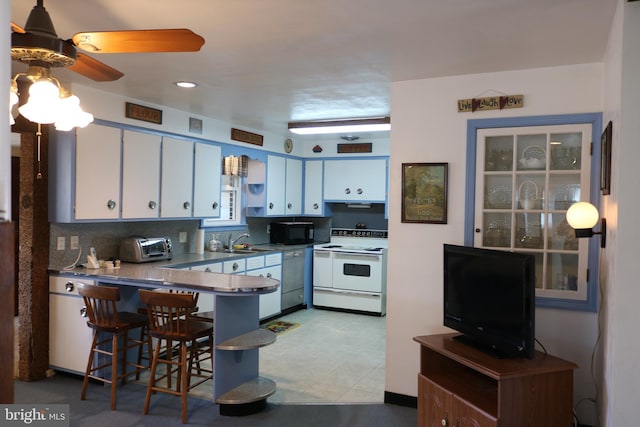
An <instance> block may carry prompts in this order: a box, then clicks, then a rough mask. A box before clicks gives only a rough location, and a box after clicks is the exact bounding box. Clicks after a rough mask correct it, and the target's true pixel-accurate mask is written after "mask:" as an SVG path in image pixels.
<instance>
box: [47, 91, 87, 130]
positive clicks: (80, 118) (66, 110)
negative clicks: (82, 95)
mask: <svg viewBox="0 0 640 427" xmlns="http://www.w3.org/2000/svg"><path fill="white" fill-rule="evenodd" d="M92 121H93V114H89V113H86V112H84V111H82V108H80V99H79V98H78V97H77V96H75V95H71V96H68V97H66V98H62V99H61V100H60V116H59V118H58V120H56V122H55V123H56V130H60V131H70V130H71V129H73V128H74V127H81V128H83V127H85V126H87V125H88V124H89V123H91V122H92Z"/></svg>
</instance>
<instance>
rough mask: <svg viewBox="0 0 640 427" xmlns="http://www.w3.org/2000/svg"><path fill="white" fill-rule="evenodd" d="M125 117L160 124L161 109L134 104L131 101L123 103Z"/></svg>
mask: <svg viewBox="0 0 640 427" xmlns="http://www.w3.org/2000/svg"><path fill="white" fill-rule="evenodd" d="M124 115H125V117H127V118H129V119H135V120H142V121H143V122H149V123H155V124H157V125H161V124H162V110H158V109H156V108H151V107H145V106H144V105H138V104H134V103H132V102H126V103H125V110H124Z"/></svg>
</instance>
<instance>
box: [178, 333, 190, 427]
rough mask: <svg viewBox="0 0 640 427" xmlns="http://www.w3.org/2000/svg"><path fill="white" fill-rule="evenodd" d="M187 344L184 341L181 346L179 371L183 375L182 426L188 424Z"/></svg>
mask: <svg viewBox="0 0 640 427" xmlns="http://www.w3.org/2000/svg"><path fill="white" fill-rule="evenodd" d="M187 366H188V365H187V342H186V341H182V343H181V344H180V367H179V371H180V373H181V374H182V378H181V382H180V387H181V390H180V391H181V393H182V395H181V397H182V424H186V423H187V391H188V389H189V388H188V386H187V379H188V377H189V375H188V374H187V372H186V370H187Z"/></svg>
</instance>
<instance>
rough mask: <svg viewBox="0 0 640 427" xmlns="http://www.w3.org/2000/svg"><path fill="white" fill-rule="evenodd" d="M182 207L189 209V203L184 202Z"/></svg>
mask: <svg viewBox="0 0 640 427" xmlns="http://www.w3.org/2000/svg"><path fill="white" fill-rule="evenodd" d="M182 207H183V208H184V209H189V208H190V207H191V203H189V202H184V203H183V204H182Z"/></svg>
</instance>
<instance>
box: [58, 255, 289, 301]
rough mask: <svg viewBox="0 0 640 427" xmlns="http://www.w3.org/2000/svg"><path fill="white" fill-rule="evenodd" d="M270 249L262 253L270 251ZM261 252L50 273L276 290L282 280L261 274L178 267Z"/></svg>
mask: <svg viewBox="0 0 640 427" xmlns="http://www.w3.org/2000/svg"><path fill="white" fill-rule="evenodd" d="M268 253H269V252H260V254H268ZM253 255H259V254H258V253H255V254H244V253H225V252H206V253H204V254H185V255H181V256H178V257H176V258H174V259H173V260H170V261H156V262H147V263H140V264H135V263H128V262H123V263H121V265H120V268H96V269H90V268H83V267H76V268H74V269H71V270H64V269H60V268H50V269H49V272H50V273H51V274H59V275H64V276H74V277H82V278H86V279H91V280H96V281H99V282H105V283H115V284H122V285H134V286H141V287H152V288H160V287H166V288H168V289H190V290H194V291H198V292H208V293H218V294H234V293H235V294H247V293H253V294H265V293H270V292H274V291H276V290H277V289H278V286H280V281H278V280H276V279H270V278H266V277H259V276H245V275H237V274H223V273H212V272H204V271H195V270H180V269H178V268H175V267H179V266H184V265H190V264H194V265H195V264H198V263H201V262H203V261H205V262H206V261H209V262H211V261H216V260H218V261H219V260H225V259H234V258H243V257H247V256H253Z"/></svg>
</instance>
